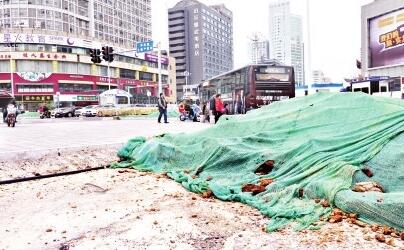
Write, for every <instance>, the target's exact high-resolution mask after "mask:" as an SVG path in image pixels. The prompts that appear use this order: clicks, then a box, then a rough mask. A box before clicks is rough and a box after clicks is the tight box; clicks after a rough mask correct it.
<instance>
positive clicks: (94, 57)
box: [90, 49, 101, 63]
mask: <svg viewBox="0 0 404 250" xmlns="http://www.w3.org/2000/svg"><path fill="white" fill-rule="evenodd" d="M90 57H91V61H92V62H93V63H101V58H100V50H99V49H90Z"/></svg>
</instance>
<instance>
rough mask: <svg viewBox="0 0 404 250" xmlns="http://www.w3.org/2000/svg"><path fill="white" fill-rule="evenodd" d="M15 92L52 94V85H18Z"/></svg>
mask: <svg viewBox="0 0 404 250" xmlns="http://www.w3.org/2000/svg"><path fill="white" fill-rule="evenodd" d="M17 91H18V92H19V93H33V92H53V84H52V83H46V84H18V85H17Z"/></svg>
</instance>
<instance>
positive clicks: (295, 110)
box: [113, 93, 404, 231]
mask: <svg viewBox="0 0 404 250" xmlns="http://www.w3.org/2000/svg"><path fill="white" fill-rule="evenodd" d="M403 132H404V102H403V101H402V100H395V99H388V98H382V97H372V96H370V95H366V94H361V93H318V94H315V95H312V96H308V97H304V98H295V99H291V100H286V101H282V102H277V103H273V104H271V105H269V106H266V107H263V108H260V109H258V110H254V111H251V112H249V113H248V114H246V115H244V116H223V117H221V118H220V121H219V122H218V124H217V125H216V126H212V127H210V128H208V129H206V130H203V131H201V132H196V133H191V134H177V135H171V134H165V135H161V136H156V137H154V138H151V139H148V140H146V138H143V137H137V138H134V139H131V140H130V141H129V142H128V143H127V144H126V145H125V146H124V147H123V148H122V149H121V150H119V152H118V155H119V156H120V157H121V158H123V159H124V161H123V162H120V163H115V164H113V165H114V166H115V167H133V168H136V169H139V170H144V171H153V172H158V173H162V172H164V173H167V175H168V176H169V177H171V178H173V179H174V180H176V181H177V182H180V183H181V184H182V185H183V186H184V187H185V188H187V189H188V190H190V191H192V192H197V193H204V192H205V193H206V192H210V191H212V192H213V194H214V196H216V197H217V198H219V199H222V200H228V201H240V202H243V203H246V204H248V205H251V206H253V207H256V208H257V209H259V210H260V211H261V213H263V214H264V215H267V216H269V217H270V218H271V220H270V221H269V223H268V225H267V230H268V231H273V230H276V229H279V228H282V227H284V226H285V225H288V224H293V227H294V229H295V230H301V229H304V228H313V227H314V226H313V223H314V222H317V221H318V220H319V219H320V218H321V217H326V216H329V215H330V212H331V208H330V207H328V206H327V205H324V204H322V203H321V202H320V203H316V202H315V199H316V200H317V201H318V199H325V200H328V202H329V203H330V204H331V206H337V207H339V208H341V209H343V210H344V211H346V212H353V213H357V214H358V215H359V219H362V220H364V221H367V222H377V223H382V224H387V225H390V226H392V227H395V228H396V229H400V230H403V229H404V214H403V213H402V211H404V198H403V197H404V186H403V179H404V148H403V147H402V145H404V133H403ZM360 170H362V171H360ZM366 187H368V188H369V189H367V190H366ZM352 190H355V192H354V191H352ZM326 203H327V202H326Z"/></svg>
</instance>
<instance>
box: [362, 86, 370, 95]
mask: <svg viewBox="0 0 404 250" xmlns="http://www.w3.org/2000/svg"><path fill="white" fill-rule="evenodd" d="M361 91H362V92H363V93H366V94H369V88H368V87H366V88H361Z"/></svg>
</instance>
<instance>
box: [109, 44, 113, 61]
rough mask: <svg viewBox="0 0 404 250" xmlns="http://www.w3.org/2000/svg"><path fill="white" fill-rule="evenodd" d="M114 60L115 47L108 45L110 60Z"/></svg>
mask: <svg viewBox="0 0 404 250" xmlns="http://www.w3.org/2000/svg"><path fill="white" fill-rule="evenodd" d="M112 61H114V49H113V48H112V47H108V62H112Z"/></svg>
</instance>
